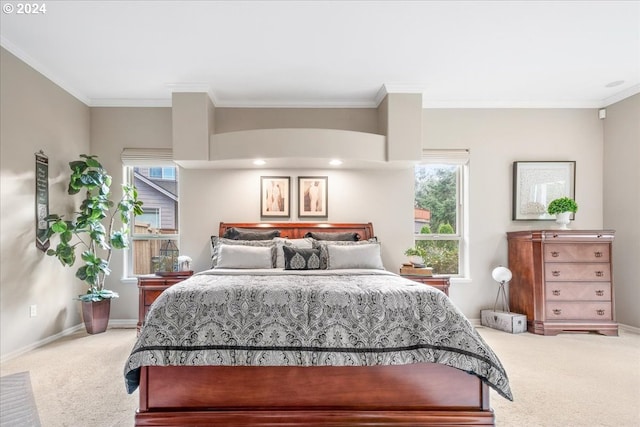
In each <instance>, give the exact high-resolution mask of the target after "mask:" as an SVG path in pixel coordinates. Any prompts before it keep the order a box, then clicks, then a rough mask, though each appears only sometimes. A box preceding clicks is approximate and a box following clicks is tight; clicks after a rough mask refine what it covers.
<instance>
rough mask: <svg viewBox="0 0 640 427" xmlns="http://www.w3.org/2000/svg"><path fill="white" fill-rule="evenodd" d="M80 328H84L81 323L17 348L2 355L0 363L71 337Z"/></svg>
mask: <svg viewBox="0 0 640 427" xmlns="http://www.w3.org/2000/svg"><path fill="white" fill-rule="evenodd" d="M82 328H84V325H83V324H82V323H81V324H79V325H75V326H72V327H70V328H67V329H65V330H64V331H62V332H58V333H57V334H55V335H51V336H50V337H47V338H44V339H41V340H40V341H36V342H34V343H32V344H29V345H27V346H25V347H22V348H19V349H18V350H15V351H12V352H11V353H8V354H5V355H3V356H2V358H0V363H4V362H6V361H8V360H11V359H13V358H16V357H18V356H21V355H23V354H25V353H27V352H29V351H31V350H35V349H36V348H38V347H42V346H43V345H46V344H49V343H50V342H53V341H56V340H59V339H60V338H62V337H65V336H67V335H71V334H73V333H74V332H77V331H79V330H81V329H82Z"/></svg>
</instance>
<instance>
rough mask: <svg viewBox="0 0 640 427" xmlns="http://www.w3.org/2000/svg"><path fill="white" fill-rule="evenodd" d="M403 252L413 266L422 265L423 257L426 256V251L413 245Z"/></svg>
mask: <svg viewBox="0 0 640 427" xmlns="http://www.w3.org/2000/svg"><path fill="white" fill-rule="evenodd" d="M404 254H405V255H406V256H407V257H408V258H409V262H410V263H411V264H413V265H414V266H423V267H424V263H425V261H424V258H425V257H426V256H427V251H425V250H424V249H423V248H419V247H413V248H409V249H407V250H406V251H404Z"/></svg>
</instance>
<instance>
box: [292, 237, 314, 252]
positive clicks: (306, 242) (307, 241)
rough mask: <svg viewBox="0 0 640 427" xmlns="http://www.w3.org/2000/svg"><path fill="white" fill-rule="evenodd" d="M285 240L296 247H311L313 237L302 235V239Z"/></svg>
mask: <svg viewBox="0 0 640 427" xmlns="http://www.w3.org/2000/svg"><path fill="white" fill-rule="evenodd" d="M287 242H289V243H291V244H292V245H293V246H295V247H296V248H298V249H312V248H313V239H312V238H311V237H303V238H302V239H287Z"/></svg>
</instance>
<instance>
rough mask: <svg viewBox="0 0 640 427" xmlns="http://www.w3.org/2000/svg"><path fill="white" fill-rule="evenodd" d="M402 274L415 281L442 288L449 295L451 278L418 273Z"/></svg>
mask: <svg viewBox="0 0 640 427" xmlns="http://www.w3.org/2000/svg"><path fill="white" fill-rule="evenodd" d="M400 276H402V277H404V278H406V279H409V280H413V281H414V282H419V283H424V284H425V285H429V286H433V287H434V288H438V289H440V290H441V291H442V292H444V293H445V294H446V295H447V296H448V295H449V278H448V277H445V276H438V277H433V276H421V275H418V274H401V275H400Z"/></svg>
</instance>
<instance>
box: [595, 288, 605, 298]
mask: <svg viewBox="0 0 640 427" xmlns="http://www.w3.org/2000/svg"><path fill="white" fill-rule="evenodd" d="M596 295H597V296H599V297H603V296H604V291H602V290H600V289H598V290H597V291H596Z"/></svg>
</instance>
